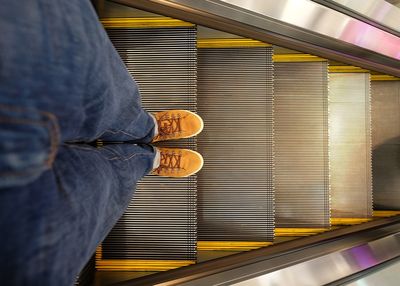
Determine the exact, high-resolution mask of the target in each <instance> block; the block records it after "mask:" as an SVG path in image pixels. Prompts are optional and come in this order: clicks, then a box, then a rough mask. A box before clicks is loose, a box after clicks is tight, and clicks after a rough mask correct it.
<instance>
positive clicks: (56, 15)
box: [0, 0, 155, 286]
mask: <svg viewBox="0 0 400 286" xmlns="http://www.w3.org/2000/svg"><path fill="white" fill-rule="evenodd" d="M0 7H1V8H0V232H1V233H0V284H1V285H41V286H43V285H52V286H54V285H57V286H59V285H72V284H73V282H74V280H75V277H76V275H77V274H78V273H79V271H80V269H81V268H82V267H83V266H84V264H85V263H86V262H87V261H88V259H89V258H90V256H91V255H92V254H93V252H94V251H95V249H96V247H97V245H98V244H99V243H100V242H101V241H102V240H103V239H104V238H105V236H106V235H107V233H108V232H109V231H110V230H111V228H112V227H113V226H114V224H115V223H116V222H117V220H118V219H119V218H120V216H121V215H122V214H123V212H124V210H125V209H126V207H127V206H128V204H129V202H130V200H131V197H132V195H133V192H134V189H135V184H136V183H137V181H138V180H140V179H141V178H142V177H143V176H144V175H146V174H147V173H148V172H149V171H151V169H152V166H153V160H154V156H155V152H154V150H153V148H152V147H151V146H149V145H146V143H149V142H150V141H151V139H152V137H153V135H154V122H153V119H152V117H151V116H150V115H149V114H148V113H147V112H146V111H144V110H143V109H142V107H141V103H140V94H139V91H138V87H137V85H136V83H135V81H134V80H133V79H132V77H131V76H130V75H129V73H128V72H127V70H126V68H125V66H124V64H123V62H122V61H121V59H120V57H119V56H118V54H117V52H116V51H115V49H114V47H113V46H112V44H111V42H110V41H109V39H108V37H107V35H106V33H105V31H104V29H103V28H102V26H101V24H100V23H99V21H98V20H97V16H96V14H95V12H94V10H93V8H92V7H91V4H90V2H89V1H88V0H68V1H64V0H21V1H7V0H6V1H1V0H0ZM95 139H103V140H104V141H130V142H135V143H129V144H115V145H108V146H105V147H103V148H97V149H96V148H94V147H92V146H90V145H87V144H84V143H79V144H78V142H91V141H93V140H95ZM139 142H140V143H143V144H144V145H143V144H138V143H139Z"/></svg>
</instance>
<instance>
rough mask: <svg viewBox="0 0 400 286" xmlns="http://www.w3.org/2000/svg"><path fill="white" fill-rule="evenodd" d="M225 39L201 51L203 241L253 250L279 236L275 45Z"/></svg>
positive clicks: (200, 198) (212, 245)
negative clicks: (275, 177)
mask: <svg viewBox="0 0 400 286" xmlns="http://www.w3.org/2000/svg"><path fill="white" fill-rule="evenodd" d="M221 43H222V41H218V42H216V44H215V45H214V44H210V43H208V42H207V45H206V47H207V46H208V47H209V46H212V47H216V46H218V48H206V47H205V45H200V49H199V50H198V111H199V114H200V115H201V116H202V117H203V119H204V122H205V127H204V131H203V133H202V134H200V135H199V137H198V148H199V151H200V153H201V154H203V156H204V162H205V163H204V167H203V169H202V171H200V172H199V175H198V232H199V240H201V242H199V245H200V246H201V247H202V246H205V247H206V249H213V248H215V249H221V248H224V249H228V248H229V249H231V248H232V249H233V248H235V245H236V246H237V245H238V244H237V243H236V242H243V243H241V244H240V247H241V248H240V249H244V248H249V249H250V248H251V247H253V248H254V245H253V244H254V243H253V242H255V241H259V242H269V241H272V240H273V230H274V191H273V65H272V47H265V46H266V45H265V44H264V47H257V45H254V46H255V47H254V46H253V47H250V48H249V47H246V48H238V47H237V46H238V43H237V41H235V45H233V47H229V48H226V47H225V48H224V45H222V44H221ZM224 44H226V42H224ZM250 44H253V43H250ZM245 45H247V46H248V45H249V43H247V42H246V43H245ZM204 241H205V242H204ZM218 242H220V243H218ZM245 242H249V243H248V244H249V245H247V244H246V243H245ZM245 244H246V245H245ZM263 245H264V244H263ZM238 249H239V248H238Z"/></svg>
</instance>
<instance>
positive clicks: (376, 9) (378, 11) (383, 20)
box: [329, 0, 400, 32]
mask: <svg viewBox="0 0 400 286" xmlns="http://www.w3.org/2000/svg"><path fill="white" fill-rule="evenodd" d="M329 1H331V2H335V3H337V4H340V5H343V6H344V7H346V8H348V9H350V10H352V11H354V12H357V13H359V14H360V15H363V16H365V17H367V18H369V19H371V20H373V21H374V22H376V23H379V24H381V25H383V26H386V27H388V28H390V29H393V30H394V31H397V32H400V23H399V21H400V20H399V19H400V9H399V8H398V7H395V6H393V5H392V4H390V3H389V2H387V1H384V0H363V1H354V0H329Z"/></svg>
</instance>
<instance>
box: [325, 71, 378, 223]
mask: <svg viewBox="0 0 400 286" xmlns="http://www.w3.org/2000/svg"><path fill="white" fill-rule="evenodd" d="M329 153H330V184H331V208H332V217H370V216H371V215H372V169H371V168H372V166H371V101H370V75H369V74H368V73H331V74H329Z"/></svg>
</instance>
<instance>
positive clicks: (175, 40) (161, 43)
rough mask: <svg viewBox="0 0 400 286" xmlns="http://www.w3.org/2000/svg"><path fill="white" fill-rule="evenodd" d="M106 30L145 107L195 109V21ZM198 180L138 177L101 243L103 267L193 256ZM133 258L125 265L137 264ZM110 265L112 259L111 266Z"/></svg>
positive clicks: (188, 144) (189, 143) (190, 142)
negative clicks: (126, 204) (122, 210)
mask: <svg viewBox="0 0 400 286" xmlns="http://www.w3.org/2000/svg"><path fill="white" fill-rule="evenodd" d="M107 32H108V34H109V36H110V39H111V41H112V42H113V44H114V45H115V47H116V49H117V50H118V52H119V54H120V56H121V58H122V59H123V61H124V62H125V64H126V66H127V68H128V70H129V72H130V73H132V75H133V76H134V78H135V80H136V81H137V82H138V84H139V88H140V91H141V94H142V103H143V106H144V108H145V109H146V110H147V111H150V112H155V111H160V110H166V109H187V110H190V111H193V112H195V111H196V101H197V100H196V73H197V71H196V69H197V57H196V28H195V27H194V26H193V25H192V26H187V25H186V26H185V27H165V28H110V29H107ZM160 145H162V146H171V147H172V146H174V147H181V148H190V149H196V145H197V144H196V139H195V138H191V139H185V140H180V141H176V142H168V143H162V144H161V143H160ZM196 181H197V178H196V176H191V177H189V178H178V179H172V178H162V177H157V176H146V177H145V178H144V179H143V180H142V181H140V182H139V183H138V185H137V188H136V193H135V195H134V197H133V199H132V202H131V204H130V206H129V207H128V209H127V211H126V212H125V214H124V215H123V217H122V218H121V219H120V221H119V222H118V223H117V225H116V226H115V227H114V229H113V230H112V231H111V233H110V234H109V235H108V237H107V238H106V239H105V241H104V243H103V244H102V251H101V256H102V257H101V259H102V262H101V264H102V267H103V268H102V269H107V260H110V261H111V260H113V261H114V262H113V263H114V266H115V265H123V264H124V263H123V261H122V263H119V264H118V261H116V260H118V259H119V260H125V262H129V261H127V260H140V261H141V263H143V260H182V261H193V260H195V259H196V241H197V239H196V184H197V183H196ZM134 262H135V261H130V264H129V263H125V265H128V266H129V265H135V263H134ZM112 267H113V265H111V263H110V265H109V268H110V269H112ZM165 267H166V266H165ZM128 268H129V267H128ZM167 268H168V267H167ZM171 268H173V266H171ZM112 270H115V268H113V269H112ZM124 270H129V269H127V268H124ZM131 270H134V266H132V269H131Z"/></svg>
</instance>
